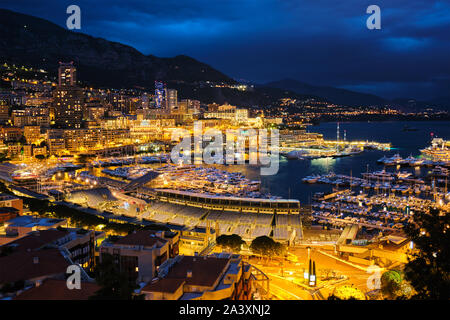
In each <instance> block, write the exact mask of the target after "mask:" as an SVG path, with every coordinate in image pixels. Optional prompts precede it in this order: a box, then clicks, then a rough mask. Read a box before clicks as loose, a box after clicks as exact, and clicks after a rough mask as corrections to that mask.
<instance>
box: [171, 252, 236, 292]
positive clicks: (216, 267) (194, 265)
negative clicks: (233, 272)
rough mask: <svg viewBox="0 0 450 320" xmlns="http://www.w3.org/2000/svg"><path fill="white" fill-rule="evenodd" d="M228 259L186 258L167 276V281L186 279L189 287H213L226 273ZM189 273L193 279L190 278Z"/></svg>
mask: <svg viewBox="0 0 450 320" xmlns="http://www.w3.org/2000/svg"><path fill="white" fill-rule="evenodd" d="M229 262H230V259H228V258H216V257H191V256H184V257H183V258H182V259H181V260H180V261H179V262H178V263H176V264H175V265H174V266H173V267H172V269H171V270H170V271H169V273H168V274H167V276H166V278H167V279H185V280H186V284H187V285H194V286H205V287H212V286H213V285H214V284H215V283H216V281H218V280H219V279H220V278H221V276H222V275H223V274H224V273H225V271H226V268H227V266H228V264H229ZM188 271H192V277H190V278H188V277H187V273H188Z"/></svg>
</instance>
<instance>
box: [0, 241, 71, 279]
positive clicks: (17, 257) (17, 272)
mask: <svg viewBox="0 0 450 320" xmlns="http://www.w3.org/2000/svg"><path fill="white" fill-rule="evenodd" d="M68 266H69V262H68V261H67V260H66V259H64V257H63V255H62V254H61V252H60V251H59V250H58V249H46V250H39V251H33V252H28V251H24V252H17V253H12V254H10V255H7V256H5V257H0V283H9V282H15V281H20V280H29V279H34V278H39V277H43V276H51V275H55V274H61V273H62V274H64V273H65V272H66V270H67V267H68Z"/></svg>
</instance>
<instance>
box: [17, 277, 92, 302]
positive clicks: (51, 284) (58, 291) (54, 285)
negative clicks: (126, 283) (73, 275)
mask: <svg viewBox="0 0 450 320" xmlns="http://www.w3.org/2000/svg"><path fill="white" fill-rule="evenodd" d="M99 289H100V286H98V285H97V284H96V283H89V282H82V283H81V289H72V290H70V289H68V288H67V284H66V281H65V280H54V279H48V280H45V281H44V283H42V284H41V285H40V286H38V287H34V288H31V289H29V290H26V291H24V292H23V293H21V294H20V295H18V296H17V297H15V298H14V300H87V299H88V298H89V297H90V296H92V295H94V294H95V292H96V291H98V290H99Z"/></svg>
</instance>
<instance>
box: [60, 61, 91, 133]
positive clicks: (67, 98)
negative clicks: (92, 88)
mask: <svg viewBox="0 0 450 320" xmlns="http://www.w3.org/2000/svg"><path fill="white" fill-rule="evenodd" d="M58 76H59V77H58V87H57V88H56V90H55V91H54V108H55V124H56V125H58V126H59V127H62V128H75V129H76V128H81V123H82V120H83V103H84V97H83V90H82V89H81V88H79V87H78V86H77V85H76V69H75V67H74V66H73V64H72V63H60V67H59V71H58Z"/></svg>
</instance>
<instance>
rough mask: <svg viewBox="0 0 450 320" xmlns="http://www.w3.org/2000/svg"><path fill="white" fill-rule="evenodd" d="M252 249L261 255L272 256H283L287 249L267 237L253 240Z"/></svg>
mask: <svg viewBox="0 0 450 320" xmlns="http://www.w3.org/2000/svg"><path fill="white" fill-rule="evenodd" d="M250 249H251V250H252V251H253V252H255V253H257V254H260V255H266V256H272V255H282V254H283V253H284V251H285V247H284V246H283V245H282V244H281V243H279V242H276V241H274V240H273V239H272V238H269V237H267V236H261V237H257V238H255V239H253V241H252V243H251V245H250Z"/></svg>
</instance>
